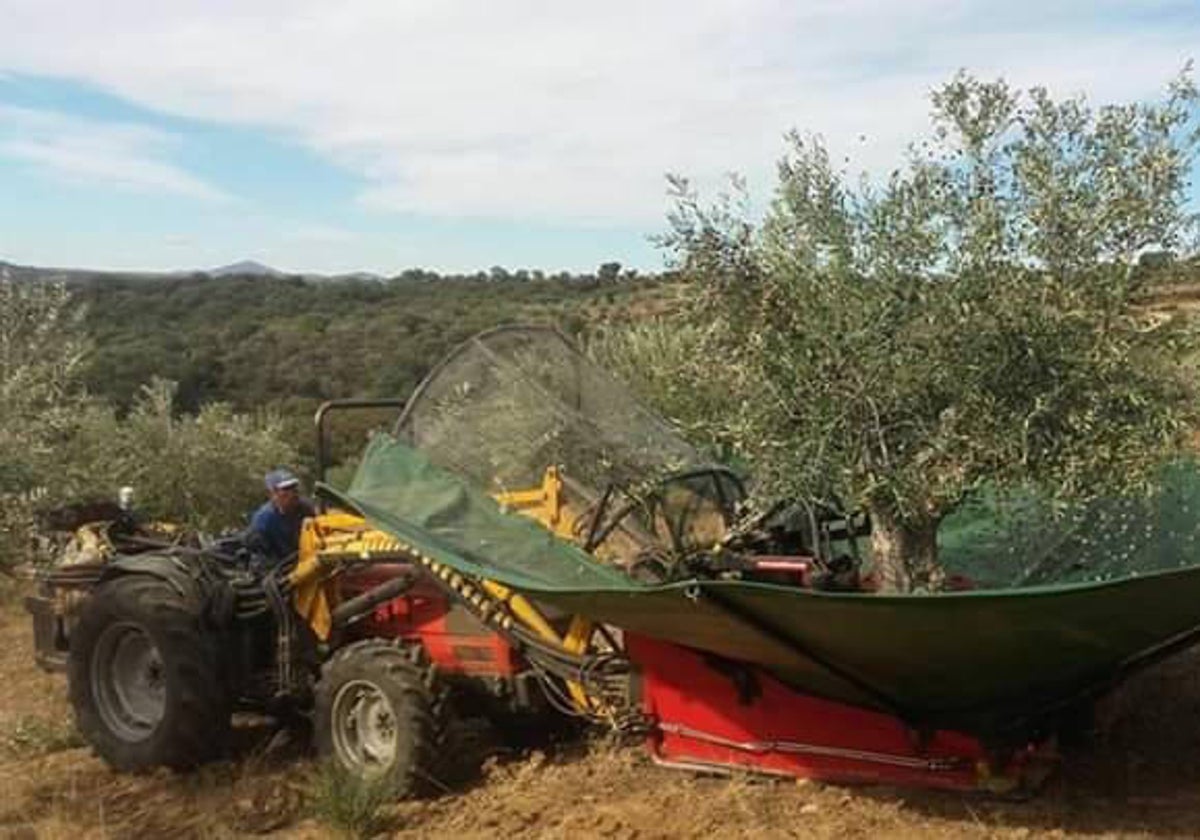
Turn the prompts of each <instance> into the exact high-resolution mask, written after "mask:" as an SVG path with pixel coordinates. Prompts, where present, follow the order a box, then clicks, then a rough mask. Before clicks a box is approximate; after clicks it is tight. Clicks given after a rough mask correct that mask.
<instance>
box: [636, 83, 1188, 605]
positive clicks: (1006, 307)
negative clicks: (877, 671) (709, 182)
mask: <svg viewBox="0 0 1200 840" xmlns="http://www.w3.org/2000/svg"><path fill="white" fill-rule="evenodd" d="M1196 116H1197V91H1196V88H1195V86H1194V85H1193V83H1192V81H1191V79H1190V74H1189V73H1188V72H1187V71H1185V73H1183V74H1181V75H1180V77H1178V78H1177V79H1176V80H1174V81H1173V82H1172V83H1171V84H1170V86H1169V88H1168V90H1167V91H1166V94H1165V96H1164V97H1163V98H1162V100H1161V101H1158V102H1154V103H1135V104H1127V105H1109V106H1104V107H1100V108H1093V107H1091V106H1089V105H1088V103H1087V102H1086V101H1085V100H1084V99H1082V98H1069V99H1062V100H1059V99H1055V98H1053V97H1052V96H1051V95H1050V94H1049V93H1048V92H1047V91H1046V90H1044V89H1041V88H1033V89H1031V90H1028V91H1024V92H1021V91H1017V90H1014V89H1012V88H1011V87H1009V86H1008V85H1007V84H1006V83H1004V82H1003V81H994V82H986V81H980V80H978V79H975V78H973V77H971V76H969V75H966V74H961V73H960V74H959V75H958V76H956V77H955V78H954V79H952V80H951V81H950V82H948V83H947V84H945V85H944V86H942V87H941V88H939V89H937V90H936V91H935V92H934V93H933V95H932V133H931V134H930V136H929V137H927V138H925V139H924V140H922V141H920V142H918V143H916V144H914V145H912V146H911V147H910V149H909V153H908V155H907V160H906V163H905V165H904V166H903V167H902V168H900V169H898V170H897V171H895V172H892V173H891V175H890V176H889V177H887V178H886V179H882V180H879V179H872V178H870V177H867V176H862V177H859V178H851V177H849V176H848V175H847V173H845V172H844V171H841V170H839V169H838V168H837V167H835V165H834V164H833V163H832V162H831V160H830V155H829V153H828V151H827V149H826V147H825V145H824V144H823V142H822V141H821V140H820V139H819V138H817V137H811V136H802V135H800V134H796V133H793V134H792V135H790V136H789V137H788V141H787V151H786V154H785V157H784V158H783V160H782V161H781V162H780V164H779V167H778V185H777V189H776V193H775V197H774V201H773V203H772V204H771V206H770V208H769V210H768V211H767V212H766V214H765V218H763V219H761V220H754V219H753V218H752V214H751V213H749V212H748V211H747V200H746V197H745V195H746V194H745V190H744V189H742V188H741V186H740V185H739V184H738V183H737V182H736V181H735V182H734V189H733V190H732V191H731V192H730V194H729V195H727V196H725V197H723V198H721V199H719V200H717V201H716V202H714V203H704V202H702V201H701V200H700V198H699V197H698V196H697V195H696V193H695V192H694V191H693V190H692V189H691V188H690V186H689V185H688V183H687V182H686V181H685V180H683V179H680V178H673V179H672V188H673V194H674V198H675V202H676V206H675V210H674V211H673V213H672V216H671V230H670V233H669V234H668V235H667V236H666V237H664V240H663V241H664V244H665V245H666V246H667V247H668V248H670V249H671V250H672V252H673V255H674V258H675V263H676V267H677V268H678V270H679V271H680V272H681V273H682V275H683V277H684V278H685V281H686V282H687V283H688V284H689V285H688V288H689V292H690V296H689V301H690V302H689V303H688V305H686V306H685V307H683V308H682V310H681V311H680V313H679V314H678V315H677V316H674V317H673V318H671V319H668V320H667V321H666V322H664V323H662V324H660V325H659V326H658V328H657V331H658V334H659V336H658V339H657V343H658V344H659V345H662V344H664V343H665V344H668V345H672V346H674V347H675V349H674V350H673V351H670V352H668V351H666V350H664V349H663V347H662V346H659V347H658V349H657V350H656V351H655V352H654V353H649V354H644V355H641V356H640V357H639V356H638V354H637V353H625V355H624V356H623V358H624V359H625V361H626V365H625V370H626V372H627V373H632V374H633V375H634V376H635V377H636V376H637V375H638V373H637V372H638V370H639V369H642V370H645V369H649V370H650V371H652V372H654V374H653V376H654V377H656V378H658V379H662V378H663V377H664V376H669V375H670V374H671V373H672V371H671V370H664V367H663V366H664V365H666V366H668V367H671V366H673V368H674V369H675V370H677V372H680V373H683V374H684V375H687V376H689V377H690V378H691V381H695V377H696V372H695V370H694V369H695V367H696V364H697V361H699V362H701V363H703V364H707V365H708V366H709V367H710V368H711V369H713V370H716V371H718V374H717V377H716V378H717V379H718V380H719V382H720V383H721V385H722V387H723V388H724V389H725V390H726V394H727V396H726V399H725V400H724V401H723V402H721V403H720V404H716V403H715V401H714V400H713V398H712V393H711V389H707V388H699V389H697V394H698V398H697V399H696V400H695V401H690V402H689V401H687V400H681V399H680V396H681V394H686V391H685V390H681V389H676V390H674V391H673V392H671V393H672V400H673V402H672V404H671V405H670V407H669V409H670V412H671V413H672V414H673V415H674V416H675V417H676V418H677V419H681V420H684V421H686V422H687V423H688V424H690V425H692V426H693V427H699V428H702V429H703V430H704V432H705V434H706V435H707V437H708V438H709V439H710V440H715V441H720V442H724V443H728V444H730V445H733V446H734V447H736V448H737V449H738V450H740V451H741V452H742V453H743V454H744V455H745V456H746V457H748V458H749V459H750V460H751V461H752V462H753V464H754V465H755V473H756V477H757V479H758V483H759V486H760V488H762V489H763V490H765V491H766V492H769V493H771V494H786V495H800V496H806V497H823V498H830V497H836V498H838V499H840V500H842V501H843V503H845V504H851V505H856V506H861V507H862V508H865V509H866V510H867V511H868V512H869V513H870V515H871V519H872V526H873V528H872V532H873V534H872V543H873V550H874V557H875V560H876V563H877V566H878V569H879V572H880V576H881V584H882V586H883V587H884V588H885V589H891V590H907V589H910V588H912V587H914V586H921V587H936V586H937V585H938V582H939V567H938V564H937V548H936V535H937V529H938V524H939V523H940V522H941V520H942V519H943V518H944V517H945V516H946V515H947V514H948V513H950V512H952V511H953V510H954V509H955V508H956V507H957V506H959V505H960V504H961V503H962V502H963V501H964V499H966V498H968V497H969V496H970V495H971V494H972V493H973V492H974V491H976V490H978V489H979V488H980V487H982V486H983V485H984V484H988V485H990V486H1000V487H1004V486H1010V487H1011V486H1015V485H1018V484H1034V485H1036V486H1039V487H1041V488H1043V489H1044V490H1045V491H1047V492H1048V493H1050V494H1051V496H1052V497H1054V498H1059V499H1067V498H1080V497H1087V496H1089V495H1094V494H1097V493H1101V492H1113V491H1120V490H1129V489H1131V488H1134V487H1138V486H1147V485H1148V482H1149V479H1150V476H1151V475H1152V474H1153V471H1154V469H1155V467H1156V466H1157V465H1159V464H1161V463H1162V461H1163V460H1164V459H1165V458H1167V457H1169V456H1171V455H1172V454H1173V453H1175V452H1177V451H1178V448H1179V446H1180V445H1181V441H1182V439H1183V437H1184V435H1185V432H1186V430H1187V429H1188V428H1189V424H1190V423H1191V421H1192V417H1193V409H1194V403H1193V399H1194V393H1193V387H1192V371H1191V370H1190V368H1189V357H1190V355H1191V354H1193V353H1194V352H1195V348H1196V342H1195V339H1194V334H1193V331H1192V329H1191V327H1190V326H1189V325H1188V324H1186V323H1184V322H1180V321H1172V320H1168V321H1161V320H1159V321H1155V320H1150V319H1148V318H1146V317H1144V316H1143V315H1140V314H1139V308H1138V304H1139V302H1140V301H1141V300H1142V299H1143V298H1144V296H1145V295H1147V294H1148V293H1149V292H1151V291H1152V289H1153V286H1154V285H1155V284H1156V283H1157V282H1159V280H1158V279H1157V275H1156V274H1155V273H1154V272H1150V271H1146V270H1142V269H1140V268H1139V256H1140V255H1142V254H1144V253H1146V252H1148V251H1156V252H1161V251H1176V252H1177V251H1178V250H1179V249H1181V248H1182V247H1184V245H1185V242H1186V236H1187V234H1188V232H1189V225H1191V224H1192V222H1193V221H1194V220H1193V219H1191V218H1189V216H1188V214H1187V204H1186V201H1187V189H1188V180H1187V179H1188V175H1189V172H1190V169H1191V166H1192V164H1193V160H1194V156H1195V151H1196V149H1197V146H1198V144H1200V131H1198V129H1197V126H1196ZM681 325H683V326H686V327H687V329H681V328H680V327H681ZM643 329H646V328H643ZM655 343H656V342H654V341H648V340H642V341H638V342H632V343H627V344H626V349H629V348H635V349H636V347H638V346H654V345H655ZM617 355H618V356H620V354H619V353H618V354H617ZM685 360H686V361H685ZM688 368H691V370H689V369H688Z"/></svg>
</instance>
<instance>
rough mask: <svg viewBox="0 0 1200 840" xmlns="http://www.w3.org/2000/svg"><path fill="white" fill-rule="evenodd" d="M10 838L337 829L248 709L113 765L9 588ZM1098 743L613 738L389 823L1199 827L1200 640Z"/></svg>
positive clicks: (1103, 832) (443, 827) (0, 611)
mask: <svg viewBox="0 0 1200 840" xmlns="http://www.w3.org/2000/svg"><path fill="white" fill-rule="evenodd" d="M0 639H3V642H2V643H0V840H6V838H58V837H64V838H66V837H69V838H73V840H74V839H75V838H91V837H103V838H107V837H113V838H125V837H129V838H135V837H136V838H139V840H149V838H160V837H179V838H221V837H241V836H248V835H265V836H272V837H295V838H301V837H303V838H321V837H331V836H336V834H337V832H336V831H335V829H334V828H333V827H331V826H329V825H327V824H325V823H324V822H322V818H321V817H320V816H319V812H318V809H317V808H316V807H315V804H314V801H313V798H314V793H313V791H314V779H315V777H316V775H317V771H316V768H315V767H314V764H313V763H312V761H311V759H310V758H308V757H307V756H305V755H303V754H299V755H297V754H295V753H296V750H294V749H288V748H287V747H286V746H285V747H283V748H281V749H280V748H277V745H269V744H268V741H269V735H270V732H269V731H267V730H264V729H261V728H257V729H256V728H254V727H242V729H241V730H239V732H240V735H241V739H240V740H241V741H243V742H244V743H241V744H240V746H239V749H238V754H239V758H238V759H237V760H236V761H233V762H228V763H224V764H219V765H214V766H210V767H206V768H204V769H203V770H201V771H200V772H197V773H193V774H189V775H177V774H173V773H169V772H166V771H164V772H159V773H153V774H149V775H142V776H131V775H121V774H117V773H114V772H112V771H110V770H109V769H108V768H107V767H105V766H104V764H103V763H101V762H100V761H98V760H97V759H96V758H95V757H94V756H92V755H91V754H90V752H89V751H88V750H87V749H86V748H84V747H81V746H77V740H76V739H75V738H74V736H73V735H72V730H71V726H70V710H69V708H68V706H67V703H66V700H65V686H64V684H63V680H62V678H61V677H58V676H52V675H47V674H43V673H41V672H40V671H39V670H38V669H37V668H36V667H35V666H34V664H33V652H32V638H31V632H30V628H29V623H28V621H27V619H26V616H25V614H24V611H23V610H22V609H21V607H20V605H19V603H18V602H17V601H16V600H15V599H13V598H9V599H8V600H7V601H6V602H4V603H2V604H0ZM1114 714H1115V721H1114V723H1113V725H1112V727H1111V729H1110V732H1109V735H1108V737H1107V738H1106V739H1104V741H1103V742H1102V743H1095V744H1092V745H1090V746H1089V747H1088V748H1086V749H1085V750H1083V751H1082V752H1076V753H1075V754H1072V755H1068V756H1066V757H1065V758H1064V760H1063V763H1062V766H1061V767H1060V769H1059V772H1058V773H1057V774H1056V776H1055V777H1054V778H1053V779H1052V780H1051V782H1050V783H1049V784H1048V785H1047V786H1046V788H1045V789H1044V790H1043V791H1042V792H1041V793H1040V794H1039V795H1038V796H1036V797H1035V798H1033V799H1031V800H1029V801H1025V802H1004V801H997V800H994V799H988V798H984V797H977V796H963V795H954V794H941V793H931V792H922V791H909V790H897V789H890V788H887V789H885V788H878V787H876V788H842V787H837V786H830V785H823V784H819V783H815V782H807V783H806V782H801V783H795V782H789V783H782V782H766V781H762V780H759V779H755V778H751V777H734V778H712V777H700V776H696V775H691V774H688V773H682V772H679V771H671V770H664V769H660V768H657V767H655V766H653V765H652V764H651V763H650V762H649V761H648V760H647V759H646V758H645V756H644V755H643V753H642V752H641V751H640V750H639V749H638V748H636V747H617V746H613V745H610V744H607V743H605V742H604V741H602V740H597V741H593V742H590V743H578V744H571V745H568V746H567V747H564V748H561V749H558V750H556V751H553V752H551V753H549V754H545V753H532V754H525V755H519V756H507V757H500V758H493V759H491V760H490V761H489V762H488V765H487V767H486V768H485V770H484V773H483V775H482V777H481V778H479V779H478V780H477V781H475V782H473V783H471V784H469V785H468V786H466V787H465V788H464V789H461V790H458V791H455V792H453V793H447V794H445V795H443V796H441V797H438V798H436V799H432V800H425V801H418V802H403V803H397V804H394V805H389V806H387V807H386V808H385V809H384V811H383V813H382V815H381V817H382V820H381V822H380V825H381V826H382V829H381V833H382V835H383V836H396V837H412V838H416V837H443V836H453V837H456V838H476V837H477V838H493V837H503V838H525V837H563V838H566V837H572V838H579V837H612V838H667V837H717V836H719V837H722V838H726V837H730V838H733V837H836V838H849V837H878V836H890V837H896V836H903V837H908V836H921V837H956V838H957V837H1034V836H1038V837H1040V836H1055V837H1196V836H1200V657H1196V656H1192V655H1184V656H1182V657H1179V658H1176V659H1175V660H1173V661H1171V662H1168V663H1165V664H1164V665H1162V666H1159V667H1158V668H1156V669H1154V670H1153V671H1150V672H1147V673H1146V674H1144V675H1143V676H1142V677H1139V678H1138V679H1137V680H1136V681H1135V682H1133V683H1131V684H1130V685H1129V686H1128V687H1127V689H1126V690H1125V691H1124V692H1123V693H1122V695H1121V698H1120V702H1119V703H1118V704H1116V706H1115V713H1114Z"/></svg>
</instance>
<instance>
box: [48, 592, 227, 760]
mask: <svg viewBox="0 0 1200 840" xmlns="http://www.w3.org/2000/svg"><path fill="white" fill-rule="evenodd" d="M192 600H194V599H187V598H185V597H183V596H182V595H181V594H180V593H179V592H178V591H177V590H176V589H175V588H173V587H172V586H171V585H170V584H169V583H167V582H166V581H163V580H160V579H158V578H154V577H150V576H147V575H125V576H122V577H118V578H114V579H112V580H109V581H105V582H104V583H101V584H100V585H99V586H98V587H96V589H95V590H94V591H93V592H92V594H91V595H90V596H89V597H88V599H87V600H86V601H85V602H84V604H83V606H82V608H81V610H80V613H79V622H78V624H77V625H76V626H75V628H74V630H73V631H72V632H71V651H70V655H69V657H68V660H67V680H68V692H69V694H70V698H71V705H72V707H73V708H74V711H75V723H76V726H77V727H78V728H79V731H80V734H82V735H83V737H84V739H85V740H86V741H87V742H88V743H89V744H91V746H92V747H93V748H94V749H95V750H96V752H97V753H98V754H99V755H100V757H101V758H103V759H104V760H105V761H107V762H108V763H109V764H111V765H112V766H113V767H115V768H117V769H118V770H126V771H136V770H144V769H147V768H150V767H158V766H166V767H171V768H174V769H177V770H184V769H188V768H191V767H195V766H196V765H198V764H201V763H203V762H205V761H209V760H212V759H214V758H216V757H218V756H219V755H220V753H221V751H222V749H223V748H224V745H225V741H226V735H227V734H228V731H229V725H230V707H229V693H228V691H227V690H226V688H225V685H224V681H223V679H222V674H221V669H220V662H219V659H218V655H219V654H218V649H217V645H216V644H215V640H214V639H213V638H212V634H211V632H206V628H205V626H204V623H203V620H202V608H201V605H197V604H194V603H192V602H191V601H192Z"/></svg>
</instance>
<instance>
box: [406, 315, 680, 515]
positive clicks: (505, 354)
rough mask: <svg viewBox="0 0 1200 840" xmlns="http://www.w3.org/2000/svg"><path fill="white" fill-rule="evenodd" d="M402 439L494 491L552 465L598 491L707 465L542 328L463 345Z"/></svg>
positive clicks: (425, 391) (532, 482)
mask: <svg viewBox="0 0 1200 840" xmlns="http://www.w3.org/2000/svg"><path fill="white" fill-rule="evenodd" d="M397 437H398V438H399V439H400V440H402V441H404V442H405V443H407V444H409V445H410V446H412V447H413V448H415V449H419V450H420V451H421V452H423V453H424V454H425V457H427V458H428V459H429V460H430V461H431V462H432V463H434V464H436V465H437V466H439V467H441V468H443V469H446V470H449V471H451V472H453V473H455V474H456V475H459V476H461V477H462V478H465V479H467V480H468V481H470V482H472V483H473V484H474V485H476V486H477V487H479V488H480V489H482V490H484V491H486V492H488V493H492V494H496V493H504V492H512V491H517V490H524V489H527V488H529V487H533V486H536V485H538V484H539V483H540V482H541V480H542V475H543V473H544V471H545V469H546V468H547V467H548V466H551V465H554V466H557V467H558V468H559V470H560V472H561V473H562V474H563V475H564V477H565V478H567V479H569V480H570V481H571V482H572V483H573V484H575V485H576V486H581V487H583V488H585V489H587V490H589V491H590V492H592V493H594V494H599V493H603V492H604V490H605V489H606V488H608V487H609V486H615V487H622V488H630V487H634V486H637V485H640V484H643V483H646V482H652V481H654V480H656V479H660V478H662V477H664V476H666V475H669V474H672V473H675V472H679V471H681V470H684V469H688V468H691V467H696V466H698V465H700V464H701V463H702V462H703V461H704V459H703V458H702V456H701V455H700V453H699V452H698V451H697V450H696V449H695V448H693V447H692V446H691V445H690V444H688V443H687V442H686V441H684V440H683V439H682V438H681V437H680V436H679V435H678V434H676V433H675V431H674V430H673V429H671V427H670V426H668V425H667V424H666V422H664V421H663V420H662V419H661V418H660V417H658V416H657V415H655V414H653V413H652V412H650V411H648V410H646V409H645V408H643V407H642V406H641V405H639V404H638V403H637V402H636V401H635V400H634V399H633V398H632V397H631V396H630V395H629V392H628V390H627V389H626V388H625V386H623V385H622V384H621V383H619V382H618V381H617V380H615V379H614V378H613V377H611V376H610V375H609V374H607V373H606V372H605V371H604V370H602V369H601V368H599V367H597V366H596V365H595V364H593V363H592V362H591V361H589V360H588V359H587V357H585V356H584V355H583V354H582V353H580V352H579V351H578V350H576V349H575V348H574V347H573V346H572V345H571V344H570V343H569V342H568V341H567V340H566V339H565V338H564V337H563V336H562V335H561V334H559V333H558V332H556V331H554V330H551V329H544V328H537V327H508V328H502V329H499V330H493V331H491V332H488V333H484V334H481V335H479V336H476V337H475V338H473V339H471V340H469V341H468V342H467V343H466V344H464V345H462V346H461V347H460V348H459V349H458V350H457V351H456V352H455V353H454V354H453V355H452V356H450V357H449V358H448V359H446V361H445V362H443V364H442V365H441V366H440V367H439V368H438V369H437V371H436V372H435V373H434V374H433V375H432V376H430V378H429V379H428V380H427V381H426V383H425V384H424V385H423V386H422V389H421V390H420V391H419V392H418V393H417V394H416V395H415V396H414V398H413V400H412V401H411V402H410V404H409V406H408V408H407V409H406V410H405V413H404V416H403V417H402V418H401V419H400V423H399V425H398V428H397Z"/></svg>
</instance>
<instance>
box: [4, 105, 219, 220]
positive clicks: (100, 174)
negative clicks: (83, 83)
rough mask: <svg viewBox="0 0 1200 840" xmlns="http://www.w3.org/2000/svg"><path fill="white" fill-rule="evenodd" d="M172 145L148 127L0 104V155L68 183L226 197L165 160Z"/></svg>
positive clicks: (214, 198)
mask: <svg viewBox="0 0 1200 840" xmlns="http://www.w3.org/2000/svg"><path fill="white" fill-rule="evenodd" d="M174 142H175V138H173V137H172V136H171V135H169V134H167V133H165V132H162V131H158V130H157V129H154V128H150V127H147V126H142V125H136V124H131V123H112V122H101V121H97V120H88V119H81V118H79V117H75V116H71V115H68V114H63V113H59V112H56V111H45V110H37V109H30V108H15V107H10V106H4V105H0V157H4V158H9V159H11V160H16V161H18V162H23V163H25V164H27V165H30V166H32V167H35V168H37V169H39V170H41V171H44V172H46V173H48V174H50V175H52V176H53V177H55V178H58V179H61V180H63V181H66V182H68V183H78V182H80V181H86V182H92V183H102V184H105V185H108V186H112V187H117V188H123V189H128V190H133V191H137V192H148V193H158V194H162V193H165V194H169V195H177V196H183V197H186V198H192V199H199V200H202V201H222V200H225V199H227V198H228V196H227V195H225V193H223V192H222V191H220V190H219V189H217V188H215V187H213V186H211V185H209V184H207V183H206V182H204V181H203V180H201V179H200V178H197V177H196V176H195V175H192V174H191V173H189V172H187V171H185V170H184V169H181V168H180V167H178V166H176V165H175V164H173V163H171V162H169V161H168V160H167V159H165V155H166V153H167V152H168V151H169V149H170V147H171V146H172V145H173V144H174Z"/></svg>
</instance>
